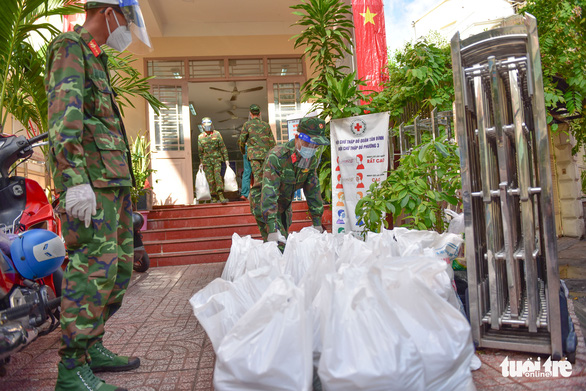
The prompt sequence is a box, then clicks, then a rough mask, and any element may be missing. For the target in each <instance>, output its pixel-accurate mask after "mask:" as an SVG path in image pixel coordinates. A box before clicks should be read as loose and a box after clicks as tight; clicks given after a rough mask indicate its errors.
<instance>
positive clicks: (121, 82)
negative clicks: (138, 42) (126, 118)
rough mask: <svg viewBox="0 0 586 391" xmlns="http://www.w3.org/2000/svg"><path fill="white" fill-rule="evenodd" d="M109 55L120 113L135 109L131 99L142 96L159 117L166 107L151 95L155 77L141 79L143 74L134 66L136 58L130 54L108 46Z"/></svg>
mask: <svg viewBox="0 0 586 391" xmlns="http://www.w3.org/2000/svg"><path fill="white" fill-rule="evenodd" d="M103 49H104V51H105V52H106V53H107V54H108V69H109V70H110V71H112V72H113V73H114V74H113V75H112V88H113V89H114V91H115V92H116V94H117V96H116V102H117V103H118V106H119V107H120V112H121V113H122V115H124V108H125V107H128V106H130V107H133V108H134V104H133V103H132V101H131V100H130V98H131V97H136V96H140V97H142V98H144V100H146V101H147V103H148V104H149V105H150V106H151V107H152V109H153V111H154V112H155V114H157V115H159V113H160V109H161V108H163V107H166V105H165V104H164V103H162V102H161V101H160V100H158V99H157V98H156V97H155V96H154V95H153V94H151V92H150V89H151V86H150V84H149V80H151V79H152V78H153V77H154V76H149V77H141V73H140V72H139V71H138V70H136V68H134V67H133V66H132V63H134V62H135V61H136V58H134V56H133V55H132V54H131V53H129V52H119V51H117V50H114V49H111V48H110V47H108V46H103Z"/></svg>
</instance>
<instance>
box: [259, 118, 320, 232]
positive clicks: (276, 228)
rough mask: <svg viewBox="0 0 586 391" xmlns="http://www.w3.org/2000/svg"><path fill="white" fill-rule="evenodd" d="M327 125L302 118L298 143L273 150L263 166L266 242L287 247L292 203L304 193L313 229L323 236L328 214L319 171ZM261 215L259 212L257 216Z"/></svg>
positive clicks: (264, 230)
mask: <svg viewBox="0 0 586 391" xmlns="http://www.w3.org/2000/svg"><path fill="white" fill-rule="evenodd" d="M324 130H325V123H324V121H323V120H322V119H320V118H315V117H308V118H302V119H301V121H299V125H298V127H297V132H298V134H296V135H295V139H293V140H290V141H288V142H287V143H285V144H283V145H279V146H277V147H275V148H273V149H272V150H271V151H270V152H269V154H268V156H267V157H266V160H265V163H264V166H263V179H262V194H261V206H260V211H261V215H262V224H259V229H260V232H261V234H262V236H263V238H264V239H265V241H275V242H281V243H285V241H286V239H285V237H286V236H287V234H288V232H289V226H290V225H291V216H292V211H291V202H292V200H293V196H294V193H295V191H296V190H298V189H303V192H304V193H305V198H306V199H307V206H308V208H309V213H310V215H311V220H312V223H313V227H314V228H315V229H317V230H318V231H320V232H323V228H322V225H321V219H322V215H323V212H324V207H323V201H322V199H321V190H320V186H319V180H318V174H317V167H318V165H319V161H320V155H319V153H317V152H319V146H320V145H328V144H329V140H328V139H327V138H326V137H325V136H324ZM257 213H258V212H257Z"/></svg>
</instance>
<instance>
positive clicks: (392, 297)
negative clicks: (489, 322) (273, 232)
mask: <svg viewBox="0 0 586 391" xmlns="http://www.w3.org/2000/svg"><path fill="white" fill-rule="evenodd" d="M461 243H462V238H461V235H456V234H452V233H444V234H438V233H436V232H429V231H415V230H407V229H403V228H396V229H394V230H385V231H384V232H382V233H380V234H373V233H369V234H368V235H367V237H366V240H365V241H362V240H360V239H357V238H355V237H354V236H352V235H349V234H348V235H332V234H328V233H319V232H318V231H316V230H314V229H312V228H305V229H303V230H302V231H301V232H298V233H291V234H290V235H289V237H288V239H287V245H286V247H285V251H284V253H282V254H281V252H280V251H279V249H278V248H277V245H276V243H263V242H262V241H260V240H254V239H252V238H250V237H249V236H247V237H240V236H238V235H237V234H234V236H233V238H232V248H231V252H230V256H229V258H228V260H227V262H226V266H225V268H224V272H223V273H222V277H221V278H218V279H216V280H214V281H212V282H211V283H210V284H209V285H208V286H206V287H205V288H204V289H202V290H200V291H199V292H197V293H196V294H195V295H193V297H192V298H191V299H190V303H191V305H192V307H193V310H194V313H195V316H196V317H197V319H198V321H199V322H200V323H201V325H202V326H203V328H204V329H205V331H206V333H207V334H208V336H209V338H210V340H211V342H212V345H213V347H214V351H215V353H216V366H215V370H214V388H215V389H216V390H218V391H235V390H255V391H261V390H266V391H269V390H270V391H274V390H291V391H303V390H311V389H312V384H313V380H314V371H316V373H317V376H318V377H319V380H320V382H321V387H322V389H323V390H326V391H330V390H331V391H356V390H369V391H376V390H381V391H390V390H409V391H413V390H445V391H454V390H474V389H475V387H474V383H473V380H472V375H471V372H470V361H471V360H472V357H473V356H474V346H473V344H472V338H471V334H470V326H469V323H468V321H467V319H466V318H465V317H464V315H463V314H462V312H461V311H460V309H459V305H460V303H459V300H458V298H457V296H456V294H455V291H454V288H453V276H452V274H450V272H451V268H450V267H448V265H449V261H450V259H453V257H454V256H455V254H457V251H458V248H459V246H460V244H461Z"/></svg>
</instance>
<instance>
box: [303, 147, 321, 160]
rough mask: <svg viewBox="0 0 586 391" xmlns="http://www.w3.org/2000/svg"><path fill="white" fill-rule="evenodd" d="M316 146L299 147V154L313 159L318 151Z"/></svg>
mask: <svg viewBox="0 0 586 391" xmlns="http://www.w3.org/2000/svg"><path fill="white" fill-rule="evenodd" d="M316 150H317V149H316V148H311V147H301V148H300V149H299V154H300V155H301V157H303V158H304V159H311V158H312V157H313V155H315V152H316Z"/></svg>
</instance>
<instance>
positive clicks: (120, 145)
mask: <svg viewBox="0 0 586 391" xmlns="http://www.w3.org/2000/svg"><path fill="white" fill-rule="evenodd" d="M86 10H87V18H86V22H85V23H84V25H83V27H82V26H75V30H74V31H70V32H67V33H64V34H62V35H60V36H59V37H57V38H56V39H55V40H54V41H53V42H52V43H51V45H50V46H49V48H48V50H47V72H46V78H45V86H46V90H47V97H48V105H49V109H48V124H49V145H50V148H49V166H50V169H51V172H52V174H53V179H54V181H55V189H56V191H57V193H58V194H59V196H60V197H59V200H60V201H59V208H58V209H59V213H60V218H61V222H62V233H63V237H64V239H65V243H66V246H67V250H68V253H69V264H68V265H67V270H66V271H65V275H64V279H63V296H62V302H61V329H62V339H61V348H60V349H59V355H60V356H61V360H60V362H59V364H58V379H57V384H56V387H55V389H56V390H68V391H71V390H82V389H83V390H96V389H98V388H99V389H100V391H113V390H116V391H121V390H124V389H123V388H119V387H116V386H113V385H110V384H107V383H105V382H104V381H103V380H101V379H100V378H98V377H96V376H95V375H94V372H100V371H116V372H119V371H127V370H131V369H135V368H137V367H138V366H139V365H140V360H139V359H138V358H137V357H127V356H118V355H116V354H115V353H112V352H111V351H109V350H108V349H106V348H105V347H104V345H103V343H102V339H103V336H104V332H105V324H106V323H107V321H108V320H109V319H110V317H111V316H112V315H114V313H116V311H117V310H118V309H119V308H120V306H121V304H122V298H123V297H124V294H125V292H126V288H127V287H128V283H129V282H130V278H131V275H132V264H133V233H132V204H131V200H130V187H131V186H132V185H133V183H134V178H133V177H132V169H131V161H130V151H129V147H128V140H127V136H126V131H125V129H124V125H123V123H122V118H121V115H120V111H119V109H118V107H117V105H116V103H115V102H114V95H113V91H112V85H111V82H110V78H109V73H108V66H107V63H108V60H107V56H106V54H105V53H104V52H103V51H102V49H101V48H100V45H101V44H104V43H106V44H107V45H109V46H112V47H113V48H115V49H118V50H124V46H125V45H127V44H128V43H129V42H131V41H132V39H133V38H132V35H131V33H130V32H129V31H130V30H129V28H128V27H127V24H128V23H130V22H132V23H137V20H136V19H134V17H136V16H137V15H138V16H140V15H139V14H140V8H138V5H137V3H134V4H133V5H129V6H123V5H121V4H119V2H118V0H101V1H88V2H87V3H86ZM133 15H134V17H133ZM138 23H140V21H138ZM143 27H144V25H143ZM114 31H117V33H116V34H114ZM144 33H145V36H146V37H147V39H148V35H146V30H145V31H144ZM128 34H130V35H128ZM141 39H142V38H141ZM145 43H147V44H149V45H150V41H148V42H145Z"/></svg>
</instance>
